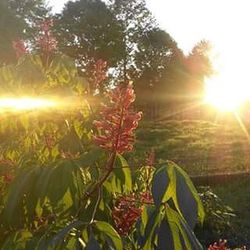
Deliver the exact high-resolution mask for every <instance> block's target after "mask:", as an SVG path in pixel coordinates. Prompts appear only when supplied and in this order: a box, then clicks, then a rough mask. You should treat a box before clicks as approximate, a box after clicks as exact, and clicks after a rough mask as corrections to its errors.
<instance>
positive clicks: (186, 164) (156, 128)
mask: <svg viewBox="0 0 250 250" xmlns="http://www.w3.org/2000/svg"><path fill="white" fill-rule="evenodd" d="M151 148H154V150H155V154H156V157H155V158H156V163H159V162H164V161H166V160H172V161H174V162H176V163H178V164H179V165H180V166H181V167H183V168H184V169H185V170H186V171H187V172H188V173H189V174H191V175H207V174H214V173H217V174H218V173H228V172H238V171H247V170H250V143H249V139H248V137H247V135H246V131H245V132H244V131H243V130H242V128H241V127H240V126H239V124H238V122H237V121H236V120H233V119H227V120H224V121H223V120H220V121H218V122H209V121H191V120H184V121H174V120H172V121H164V122H142V123H141V124H140V128H139V129H138V131H137V143H136V145H135V152H136V153H135V159H136V160H137V161H138V162H140V161H141V160H143V159H145V155H146V152H148V151H150V149H151Z"/></svg>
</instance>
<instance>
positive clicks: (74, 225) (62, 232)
mask: <svg viewBox="0 0 250 250" xmlns="http://www.w3.org/2000/svg"><path fill="white" fill-rule="evenodd" d="M82 225H84V222H82V221H79V220H76V221H73V222H71V223H70V224H69V225H67V226H66V227H64V228H63V229H62V230H60V231H59V232H58V233H57V234H56V235H55V236H54V237H53V238H52V240H51V241H50V242H49V246H51V247H55V246H56V245H57V244H58V243H59V242H61V241H63V240H64V238H65V237H66V236H67V235H68V233H69V232H70V231H71V230H72V229H73V228H79V227H80V226H82Z"/></svg>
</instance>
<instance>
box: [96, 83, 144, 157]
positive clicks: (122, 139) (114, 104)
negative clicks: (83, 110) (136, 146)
mask: <svg viewBox="0 0 250 250" xmlns="http://www.w3.org/2000/svg"><path fill="white" fill-rule="evenodd" d="M108 97H109V100H110V105H103V108H102V110H101V115H102V116H103V118H102V120H101V121H94V125H95V126H96V127H97V128H98V129H99V130H100V132H101V135H98V136H95V137H94V139H95V141H96V143H97V144H98V145H99V146H100V147H102V148H105V149H107V150H110V151H113V152H114V151H115V152H117V153H120V154H122V153H124V152H125V151H131V150H132V148H133V142H134V134H133V131H134V130H135V129H136V128H137V126H138V121H139V120H140V119H141V116H142V113H141V112H138V113H136V112H133V111H132V110H131V109H130V106H131V104H132V103H133V102H134V100H135V94H134V90H133V87H132V84H131V83H129V84H128V85H127V86H125V87H124V86H123V85H119V86H118V87H116V88H115V89H113V90H111V91H110V92H109V93H108Z"/></svg>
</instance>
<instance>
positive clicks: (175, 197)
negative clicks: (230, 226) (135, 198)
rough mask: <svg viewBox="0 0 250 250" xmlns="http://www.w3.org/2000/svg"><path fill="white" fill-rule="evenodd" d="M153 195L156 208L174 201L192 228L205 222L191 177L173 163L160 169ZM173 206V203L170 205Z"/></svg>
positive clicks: (157, 173) (156, 175)
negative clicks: (198, 223) (199, 222)
mask: <svg viewBox="0 0 250 250" xmlns="http://www.w3.org/2000/svg"><path fill="white" fill-rule="evenodd" d="M152 195H153V199H154V203H155V205H156V206H160V204H161V203H164V202H167V201H170V200H171V201H172V202H173V204H174V207H175V208H176V209H177V211H178V212H179V214H180V216H182V217H183V219H184V220H186V221H187V222H188V223H189V226H190V227H191V228H194V226H195V224H196V223H197V222H198V220H199V221H201V222H202V221H203V218H204V209H203V206H202V202H201V200H200V198H199V195H198V193H197V191H196V189H195V187H194V185H193V184H192V181H191V180H190V178H189V176H188V175H187V174H186V173H185V172H184V171H183V170H182V169H181V168H180V167H179V166H177V165H176V164H174V163H173V162H170V161H169V162H168V164H167V165H165V166H162V167H161V168H160V169H158V170H157V171H156V172H155V174H154V177H153V184H152ZM169 205H170V206H171V203H169Z"/></svg>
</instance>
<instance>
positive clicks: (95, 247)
mask: <svg viewBox="0 0 250 250" xmlns="http://www.w3.org/2000/svg"><path fill="white" fill-rule="evenodd" d="M85 250H101V247H100V246H99V244H98V242H97V240H96V239H95V238H94V236H93V235H92V236H91V237H90V240H89V242H88V243H87V246H86V248H85Z"/></svg>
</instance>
